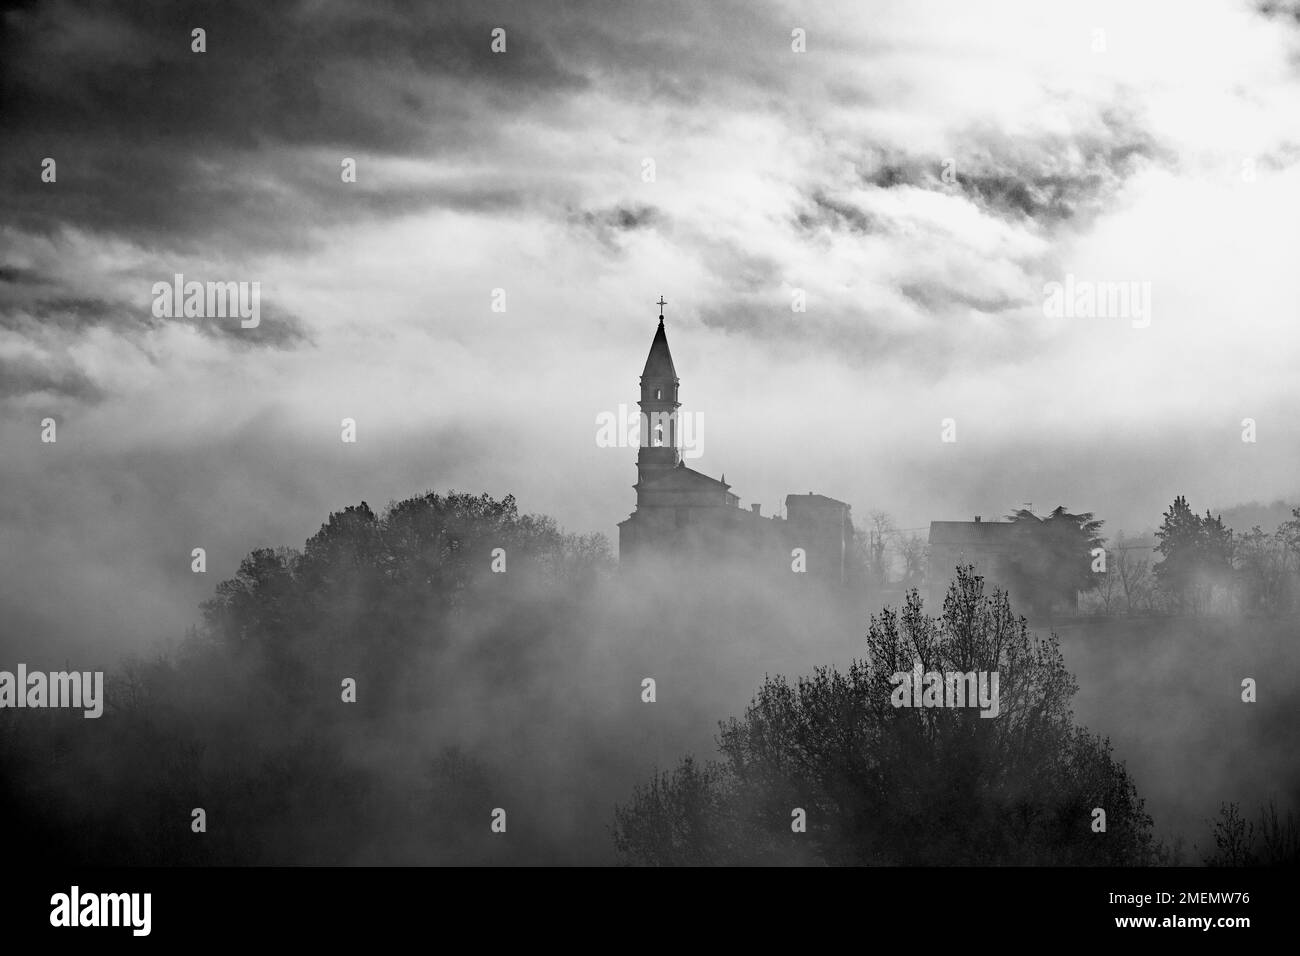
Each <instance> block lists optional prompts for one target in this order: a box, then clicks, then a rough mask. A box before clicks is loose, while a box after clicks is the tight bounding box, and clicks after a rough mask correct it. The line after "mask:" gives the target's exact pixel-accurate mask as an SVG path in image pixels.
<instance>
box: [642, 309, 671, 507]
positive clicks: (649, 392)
mask: <svg viewBox="0 0 1300 956" xmlns="http://www.w3.org/2000/svg"><path fill="white" fill-rule="evenodd" d="M665 305H667V303H666V302H665V301H664V297H663V296H660V297H659V302H658V306H659V328H658V329H657V330H656V331H655V337H654V341H653V342H651V343H650V355H649V356H648V357H647V358H646V360H645V370H644V371H642V372H641V400H640V401H639V402H637V404H638V405H639V406H640V407H641V428H640V433H641V448H640V450H639V451H638V452H637V456H636V470H637V483H638V484H644V483H645V482H647V481H650V480H652V479H654V478H657V477H659V476H660V475H662V474H665V473H666V472H669V471H671V470H672V469H673V468H675V467H677V465H678V463H679V462H680V461H681V457H682V456H681V451H680V450H679V447H678V441H679V437H680V436H679V434H678V427H677V409H678V408H679V407H681V404H682V403H681V402H679V401H678V400H677V386H678V379H677V370H676V369H675V368H674V367H673V356H672V353H671V352H670V351H668V335H667V333H666V332H664V306H665Z"/></svg>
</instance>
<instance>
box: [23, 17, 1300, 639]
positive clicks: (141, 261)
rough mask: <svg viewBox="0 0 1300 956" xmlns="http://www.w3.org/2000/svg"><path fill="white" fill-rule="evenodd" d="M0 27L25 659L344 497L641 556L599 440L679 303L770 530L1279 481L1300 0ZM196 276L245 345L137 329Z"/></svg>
mask: <svg viewBox="0 0 1300 956" xmlns="http://www.w3.org/2000/svg"><path fill="white" fill-rule="evenodd" d="M4 18H5V30H4V40H3V49H0V64H2V65H0V71H3V93H2V95H3V105H2V106H0V141H2V144H3V145H0V183H2V184H3V193H2V195H0V204H2V206H0V447H2V448H3V456H2V457H0V481H3V488H4V495H3V497H0V537H2V539H3V542H4V547H3V549H2V551H0V582H2V583H0V636H2V637H3V640H4V642H5V643H6V644H7V645H9V646H10V647H16V648H20V649H22V651H23V653H27V654H28V657H29V658H34V656H35V654H36V650H35V649H37V648H43V649H44V651H43V652H46V653H55V652H56V651H57V652H58V653H62V652H63V650H64V649H66V648H74V647H75V648H79V649H85V648H96V649H99V650H103V651H105V653H107V652H108V650H112V651H114V652H115V651H116V650H117V649H120V648H134V647H144V646H147V645H148V644H149V643H150V642H151V641H154V640H156V639H158V638H159V637H164V636H168V635H176V634H178V633H179V632H180V630H181V629H183V628H184V626H185V625H186V624H187V623H189V622H191V621H193V620H194V619H195V617H196V611H195V605H196V603H197V602H198V601H199V600H201V599H202V598H204V597H206V596H207V595H208V594H210V593H211V590H212V587H213V586H214V585H215V584H216V582H217V581H218V580H219V579H220V578H222V577H227V576H229V575H230V574H231V573H232V572H233V571H234V569H235V567H236V565H237V562H238V560H239V558H240V557H241V556H242V555H243V554H245V553H246V552H248V551H249V550H250V549H252V548H254V547H259V546H273V545H294V546H301V544H302V542H303V540H304V539H305V538H306V537H307V536H309V535H310V534H312V533H314V532H315V531H316V530H317V529H318V528H319V526H320V524H321V523H322V522H323V521H324V520H325V519H326V517H327V516H328V513H329V512H330V511H331V510H332V509H339V508H342V507H343V506H345V505H347V504H353V503H356V502H358V501H360V500H361V499H365V500H367V501H368V502H369V503H370V504H371V505H372V506H375V507H380V506H382V505H383V504H385V503H386V502H388V501H389V500H390V499H393V498H403V497H408V496H410V495H414V494H419V493H422V492H425V491H428V490H439V491H446V490H449V489H452V488H455V489H457V490H466V491H473V492H479V491H486V492H488V493H491V494H493V495H497V496H500V495H504V494H507V493H513V494H514V495H515V496H516V497H517V498H518V500H519V503H520V506H521V508H522V509H523V510H525V511H531V512H543V513H547V514H551V515H554V516H555V517H556V518H557V519H558V520H559V521H560V522H561V523H562V524H563V525H564V526H566V527H567V528H569V529H570V530H574V531H602V532H605V533H606V534H608V535H610V537H611V539H613V540H614V541H615V542H616V541H617V536H616V528H615V525H616V523H617V522H618V521H620V520H622V519H623V518H625V517H627V515H628V513H629V512H630V511H631V509H632V507H633V492H632V488H631V485H632V483H633V482H634V481H635V467H634V457H635V452H634V450H632V449H625V448H600V447H597V444H596V441H595V436H596V419H597V416H598V415H600V414H601V413H602V412H615V411H616V410H617V409H618V406H619V404H620V403H623V404H627V405H631V404H632V403H634V402H635V400H636V398H637V378H638V376H639V374H640V371H641V366H642V364H643V363H644V361H645V356H646V352H647V350H648V348H649V345H650V340H651V337H652V335H653V333H654V329H655V325H656V322H657V314H658V307H657V306H656V305H655V304H654V302H655V300H656V299H658V297H659V296H660V295H663V296H664V297H665V298H666V299H667V302H668V306H667V309H666V316H667V326H668V335H669V341H670V344H671V346H672V350H673V355H674V358H675V360H676V365H677V370H678V373H679V375H680V376H681V378H682V386H681V398H682V401H683V403H684V407H683V410H684V411H688V412H691V413H693V414H697V415H699V416H701V418H702V420H703V445H702V450H703V455H702V457H700V458H698V459H695V460H693V461H691V464H692V466H693V467H696V468H699V469H700V470H702V471H705V472H706V473H708V474H712V475H715V476H716V475H719V474H721V473H723V472H725V473H726V477H727V480H728V481H729V482H730V483H731V484H732V485H733V491H735V492H736V493H738V494H739V495H740V496H741V499H742V503H743V504H745V505H746V506H747V505H748V504H749V503H750V502H759V503H761V504H763V505H764V509H765V511H771V510H773V508H774V507H775V506H776V505H777V504H778V503H779V502H780V501H781V500H782V499H783V498H784V496H785V495H786V494H787V493H790V492H806V491H815V492H819V493H822V494H827V495H831V496H834V497H837V498H841V499H844V500H846V501H848V502H849V503H850V504H851V505H852V506H853V509H854V515H855V517H857V518H858V520H859V523H861V522H862V520H863V519H865V516H866V514H867V512H868V511H870V510H871V509H876V508H879V509H884V510H887V511H890V512H891V513H892V514H893V515H894V516H895V518H896V519H897V521H898V524H899V525H900V526H901V527H919V526H923V525H926V524H927V523H928V522H929V521H930V520H931V519H948V520H953V519H969V518H970V517H971V516H972V515H974V514H977V513H978V514H983V515H985V516H989V517H994V516H997V515H1002V514H1006V513H1007V512H1008V511H1009V510H1011V509H1013V508H1017V507H1020V506H1021V505H1022V504H1023V503H1024V502H1032V503H1033V505H1034V507H1035V510H1038V511H1040V512H1045V511H1047V510H1050V508H1052V507H1054V506H1055V505H1057V504H1065V505H1067V506H1068V507H1070V508H1072V509H1076V510H1085V509H1086V510H1091V511H1094V512H1096V513H1097V515H1098V517H1101V518H1103V519H1104V520H1105V521H1106V526H1105V530H1106V531H1108V532H1115V531H1117V530H1119V529H1120V528H1124V529H1126V530H1140V529H1141V528H1144V527H1153V526H1155V525H1156V524H1158V522H1159V517H1160V513H1161V512H1162V511H1163V510H1164V509H1165V508H1166V507H1168V504H1169V502H1170V501H1171V500H1172V498H1173V497H1174V495H1176V494H1185V495H1187V496H1188V498H1189V500H1190V502H1191V504H1192V506H1193V507H1194V508H1197V509H1198V510H1200V509H1204V508H1205V507H1215V508H1225V507H1229V506H1231V505H1233V504H1236V503H1239V502H1245V501H1251V500H1272V499H1275V498H1279V497H1287V498H1293V497H1296V496H1297V495H1298V494H1300V477H1298V472H1300V468H1298V467H1297V466H1298V465H1300V422H1298V421H1297V402H1296V390H1297V385H1296V382H1297V379H1300V375H1298V374H1297V369H1296V366H1297V346H1298V345H1300V333H1298V332H1297V321H1298V319H1300V291H1297V290H1298V288H1300V286H1298V285H1297V282H1296V280H1295V275H1296V265H1297V250H1300V216H1298V215H1297V209H1300V5H1297V4H1295V3H1290V4H1283V3H1268V4H1258V3H1245V2H1226V0H1225V2H1197V3H1194V4H1188V3H1185V2H1184V3H1175V2H1170V3H1155V2H1143V3H1140V4H1134V3H1132V2H1116V3H1105V2H1096V0H1090V2H1087V3H1077V4H1075V3H1061V2H1053V3H1044V2H1042V0H1025V2H1017V0H998V2H971V0H955V2H952V3H939V2H926V0H919V2H918V0H909V2H897V3H875V2H872V3H866V2H847V3H842V4H838V3H824V2H819V3H806V4H794V3H791V4H783V3H762V2H755V0H743V2H742V0H721V2H709V3H700V2H698V0H683V2H640V3H596V2H557V3H546V2H539V0H530V2H527V3H524V2H517V3H510V4H493V3H484V2H466V3H460V4H456V3H438V4H426V5H416V4H406V3H401V4H396V3H394V4H385V3H382V2H369V0H368V2H365V3H358V4H340V3H329V2H320V3H300V4H296V5H288V4H284V5H281V4H275V5H271V4H265V3H258V2H235V3H232V2H222V3H220V4H215V3H214V4H187V3H175V2H165V3H164V2H157V3H140V2H131V3H118V4H108V3H96V4H86V5H84V6H83V5H79V4H71V3H64V2H46V3H41V2H38V3H31V4H26V5H22V6H20V8H18V9H15V10H11V11H9V12H7V13H5V14H4ZM497 27H500V28H503V29H504V30H505V31H506V33H505V37H506V51H505V52H504V53H493V52H492V50H491V43H492V36H491V34H492V31H493V29H494V28H497ZM194 28H202V29H204V30H205V31H206V52H204V53H195V52H192V50H191V43H192V40H191V31H192V30H193V29H194ZM796 29H801V30H803V31H805V35H806V51H805V52H795V51H794V50H793V49H792V42H793V41H792V31H794V30H796ZM47 157H49V158H53V159H54V160H55V161H56V163H57V180H56V182H54V183H46V182H42V179H41V171H42V160H43V159H45V158H47ZM344 158H352V159H355V160H356V164H357V181H356V182H355V183H345V182H343V181H342V177H341V175H340V169H341V163H342V161H343V159H344ZM647 159H651V160H653V162H654V171H655V176H654V180H653V181H650V182H647V181H646V179H645V177H644V175H643V171H644V169H645V160H647ZM945 170H947V171H948V172H949V175H948V176H947V177H945V175H944V173H945ZM175 273H183V274H184V275H185V276H186V278H187V279H197V280H199V281H246V282H253V281H256V282H260V284H261V294H262V316H261V325H260V326H259V327H258V328H257V329H254V330H246V329H242V328H240V324H239V322H238V320H237V319H216V318H213V319H195V318H191V319H183V318H182V319H167V318H156V317H155V316H154V315H153V313H152V310H151V306H152V292H151V290H152V286H153V284H154V283H155V282H158V281H170V279H171V277H172V275H173V274H175ZM1067 275H1070V276H1074V277H1075V279H1076V280H1083V281H1092V282H1101V281H1127V282H1138V283H1149V286H1148V288H1149V289H1150V294H1151V315H1150V321H1149V325H1147V326H1146V327H1137V326H1138V325H1139V324H1140V323H1138V322H1137V321H1130V320H1129V319H1128V318H1124V317H1119V318H1115V317H1068V318H1067V317H1047V316H1045V314H1044V307H1043V306H1044V298H1045V293H1044V288H1045V285H1046V284H1047V283H1050V282H1064V281H1065V280H1066V276H1067ZM494 289H504V290H505V294H506V298H505V302H506V311H505V312H504V313H502V312H494V311H492V308H491V305H492V293H493V290H494ZM795 290H804V293H805V294H806V301H807V311H806V312H802V313H799V312H794V311H792V308H791V303H792V300H793V296H794V294H795ZM47 416H49V417H54V418H55V419H56V420H57V421H58V423H59V425H58V428H59V431H58V441H57V443H56V444H54V445H49V444H42V443H41V442H40V421H41V419H42V418H44V417H47ZM344 417H352V418H354V419H356V421H357V432H358V441H357V442H356V444H352V445H348V444H344V443H343V442H341V441H340V420H341V419H342V418H344ZM1247 417H1249V418H1253V419H1255V420H1256V422H1257V436H1258V440H1257V442H1255V443H1253V444H1252V443H1245V442H1243V441H1242V440H1241V436H1242V424H1241V423H1242V419H1243V418H1247ZM944 418H954V419H955V420H956V429H957V432H956V434H957V441H956V442H955V443H943V442H941V440H940V437H941V430H940V422H941V420H942V419H944ZM196 546H203V547H206V548H207V550H208V554H209V562H210V563H209V573H208V574H207V575H206V576H203V575H193V574H191V573H190V558H189V554H190V549H191V548H193V547H196Z"/></svg>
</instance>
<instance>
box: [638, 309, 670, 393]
mask: <svg viewBox="0 0 1300 956" xmlns="http://www.w3.org/2000/svg"><path fill="white" fill-rule="evenodd" d="M658 305H659V328H657V329H656V330H655V337H654V341H653V342H651V343H650V354H649V355H648V356H647V357H646V360H645V370H644V371H643V372H642V373H641V378H642V379H643V380H644V379H660V380H671V381H674V382H675V381H677V369H676V368H675V367H674V366H673V353H672V352H670V351H669V350H668V333H667V332H666V331H664V306H665V305H667V303H666V302H664V297H663V296H660V297H659V302H658Z"/></svg>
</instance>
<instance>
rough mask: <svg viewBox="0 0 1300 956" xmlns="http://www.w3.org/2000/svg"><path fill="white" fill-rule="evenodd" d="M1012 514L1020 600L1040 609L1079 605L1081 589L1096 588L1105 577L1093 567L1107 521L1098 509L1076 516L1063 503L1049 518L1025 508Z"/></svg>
mask: <svg viewBox="0 0 1300 956" xmlns="http://www.w3.org/2000/svg"><path fill="white" fill-rule="evenodd" d="M1007 518H1008V519H1009V520H1010V521H1011V522H1012V523H1013V524H1014V525H1016V531H1017V533H1018V534H1019V539H1018V542H1017V549H1016V552H1015V555H1014V556H1013V557H1012V558H1011V559H1010V560H1009V561H1008V562H1007V572H1008V584H1009V586H1010V589H1011V593H1012V594H1014V595H1016V597H1017V599H1018V600H1022V601H1024V602H1026V603H1027V604H1028V605H1029V606H1030V607H1031V608H1032V609H1033V610H1034V611H1035V612H1036V613H1040V614H1050V613H1051V610H1052V607H1053V605H1055V604H1058V603H1062V602H1063V603H1066V604H1069V605H1071V606H1074V605H1075V604H1076V602H1077V598H1078V593H1079V592H1080V591H1087V590H1090V589H1091V588H1094V587H1096V586H1097V584H1098V583H1099V579H1100V575H1098V574H1096V573H1095V572H1094V571H1093V570H1092V564H1093V555H1092V552H1093V550H1094V549H1095V548H1100V547H1101V546H1102V544H1103V542H1102V539H1101V536H1100V531H1101V526H1102V522H1101V521H1099V520H1097V519H1096V518H1094V517H1093V515H1092V512H1090V511H1085V512H1083V513H1082V514H1071V513H1070V512H1068V511H1066V510H1065V506H1064V505H1058V506H1057V507H1056V508H1055V509H1053V510H1052V513H1051V514H1049V515H1047V516H1046V517H1039V516H1038V515H1036V514H1034V513H1033V512H1032V511H1029V510H1028V509H1025V508H1022V509H1020V510H1019V511H1015V512H1013V513H1012V514H1009V515H1007Z"/></svg>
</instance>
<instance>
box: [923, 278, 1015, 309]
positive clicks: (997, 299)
mask: <svg viewBox="0 0 1300 956" xmlns="http://www.w3.org/2000/svg"><path fill="white" fill-rule="evenodd" d="M898 291H899V292H901V293H902V294H903V295H904V296H906V297H907V298H908V299H911V300H912V301H913V302H915V303H916V304H917V305H919V306H921V308H923V309H925V310H926V311H927V312H939V311H942V310H944V309H947V308H949V307H952V306H965V307H967V308H971V309H976V310H978V311H980V312H987V313H994V312H1006V311H1008V310H1011V309H1020V308H1023V307H1025V306H1027V305H1029V304H1031V302H1033V301H1034V300H1032V299H1031V298H1030V297H1029V296H1028V295H1024V296H1019V297H1017V296H1011V295H996V294H995V295H985V296H981V295H978V294H975V293H972V292H971V291H970V290H969V289H967V288H964V287H958V286H950V285H940V284H938V283H930V284H926V285H921V284H919V283H918V284H912V283H903V284H902V285H900V286H899V288H898Z"/></svg>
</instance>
